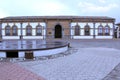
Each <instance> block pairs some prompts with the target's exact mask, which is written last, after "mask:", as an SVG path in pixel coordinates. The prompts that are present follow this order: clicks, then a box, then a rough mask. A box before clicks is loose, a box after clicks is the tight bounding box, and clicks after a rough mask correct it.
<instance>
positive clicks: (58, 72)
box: [19, 40, 120, 80]
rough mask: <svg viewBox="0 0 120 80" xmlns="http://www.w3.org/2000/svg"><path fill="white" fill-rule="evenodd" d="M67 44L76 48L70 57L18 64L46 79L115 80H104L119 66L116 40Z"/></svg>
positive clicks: (117, 42) (73, 41) (74, 41)
mask: <svg viewBox="0 0 120 80" xmlns="http://www.w3.org/2000/svg"><path fill="white" fill-rule="evenodd" d="M70 43H71V46H72V47H73V48H75V49H77V51H76V52H75V53H73V54H71V55H68V56H63V57H59V58H55V59H49V60H44V61H39V60H38V61H33V62H20V63H19V65H22V66H23V67H24V68H26V69H28V70H30V71H32V72H34V73H36V74H38V75H41V76H43V77H44V78H45V79H46V80H116V78H115V77H114V78H112V79H110V78H109V79H107V78H106V77H107V75H110V72H111V71H113V70H114V68H115V67H116V66H117V65H118V64H119V63H120V50H119V49H120V46H119V40H72V41H70ZM118 76H119V74H118ZM118 80H119V79H118Z"/></svg>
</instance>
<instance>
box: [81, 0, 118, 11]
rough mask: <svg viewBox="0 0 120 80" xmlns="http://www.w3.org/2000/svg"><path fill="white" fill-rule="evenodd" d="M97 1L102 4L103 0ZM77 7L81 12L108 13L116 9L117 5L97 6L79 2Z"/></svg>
mask: <svg viewBox="0 0 120 80" xmlns="http://www.w3.org/2000/svg"><path fill="white" fill-rule="evenodd" d="M99 1H102V2H104V0H99ZM79 7H80V9H81V11H82V12H89V13H104V12H109V11H111V10H112V9H114V8H117V7H118V5H117V4H115V3H112V4H105V5H98V4H93V3H88V2H80V3H79Z"/></svg>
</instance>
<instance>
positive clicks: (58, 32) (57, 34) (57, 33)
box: [54, 24, 62, 38]
mask: <svg viewBox="0 0 120 80" xmlns="http://www.w3.org/2000/svg"><path fill="white" fill-rule="evenodd" d="M54 35H55V36H54V37H55V38H62V27H61V25H59V24H58V25H56V26H55V34H54Z"/></svg>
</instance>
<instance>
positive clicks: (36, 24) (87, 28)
mask: <svg viewBox="0 0 120 80" xmlns="http://www.w3.org/2000/svg"><path fill="white" fill-rule="evenodd" d="M114 22H115V19H114V18H110V17H104V16H17V17H5V18H1V19H0V36H1V39H49V38H52V39H54V38H61V39H112V38H113V37H114V29H115V27H114Z"/></svg>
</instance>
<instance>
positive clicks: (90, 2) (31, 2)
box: [0, 0, 120, 22]
mask: <svg viewBox="0 0 120 80" xmlns="http://www.w3.org/2000/svg"><path fill="white" fill-rule="evenodd" d="M45 15H47V16H51V15H52V16H54V15H68V16H69V15H73V16H108V17H113V18H116V22H120V0H0V17H6V16H45Z"/></svg>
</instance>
